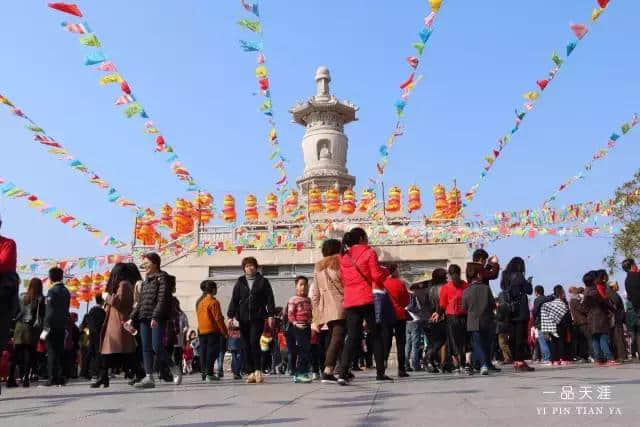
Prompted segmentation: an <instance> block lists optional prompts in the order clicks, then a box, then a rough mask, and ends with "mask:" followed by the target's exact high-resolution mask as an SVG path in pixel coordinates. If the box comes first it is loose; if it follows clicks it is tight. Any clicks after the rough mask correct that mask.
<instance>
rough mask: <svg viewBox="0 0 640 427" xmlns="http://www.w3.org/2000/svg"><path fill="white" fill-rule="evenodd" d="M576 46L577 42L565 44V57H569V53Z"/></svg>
mask: <svg viewBox="0 0 640 427" xmlns="http://www.w3.org/2000/svg"><path fill="white" fill-rule="evenodd" d="M576 46H578V43H577V42H569V43H567V56H569V55H571V52H573V50H574V49H575V48H576Z"/></svg>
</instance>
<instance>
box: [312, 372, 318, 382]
mask: <svg viewBox="0 0 640 427" xmlns="http://www.w3.org/2000/svg"><path fill="white" fill-rule="evenodd" d="M311 379H312V380H313V381H318V374H316V373H315V372H314V373H313V374H312V375H311Z"/></svg>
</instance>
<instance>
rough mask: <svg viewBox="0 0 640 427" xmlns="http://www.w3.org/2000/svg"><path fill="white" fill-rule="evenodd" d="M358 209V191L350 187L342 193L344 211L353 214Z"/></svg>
mask: <svg viewBox="0 0 640 427" xmlns="http://www.w3.org/2000/svg"><path fill="white" fill-rule="evenodd" d="M355 211H356V193H354V192H353V190H352V189H350V188H348V189H346V190H344V193H343V194H342V213H343V214H345V215H351V214H353V213H354V212H355Z"/></svg>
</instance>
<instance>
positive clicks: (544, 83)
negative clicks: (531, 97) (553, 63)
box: [536, 79, 549, 90]
mask: <svg viewBox="0 0 640 427" xmlns="http://www.w3.org/2000/svg"><path fill="white" fill-rule="evenodd" d="M536 84H537V85H538V87H539V88H540V90H544V88H546V87H547V85H548V84H549V80H547V79H543V80H538V81H536Z"/></svg>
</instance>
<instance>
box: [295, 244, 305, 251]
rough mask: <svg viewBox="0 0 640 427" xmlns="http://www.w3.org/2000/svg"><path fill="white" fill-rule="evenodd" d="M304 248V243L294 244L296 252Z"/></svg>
mask: <svg viewBox="0 0 640 427" xmlns="http://www.w3.org/2000/svg"><path fill="white" fill-rule="evenodd" d="M303 248H304V242H297V243H296V251H298V252H300V251H301V250H302V249H303Z"/></svg>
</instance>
